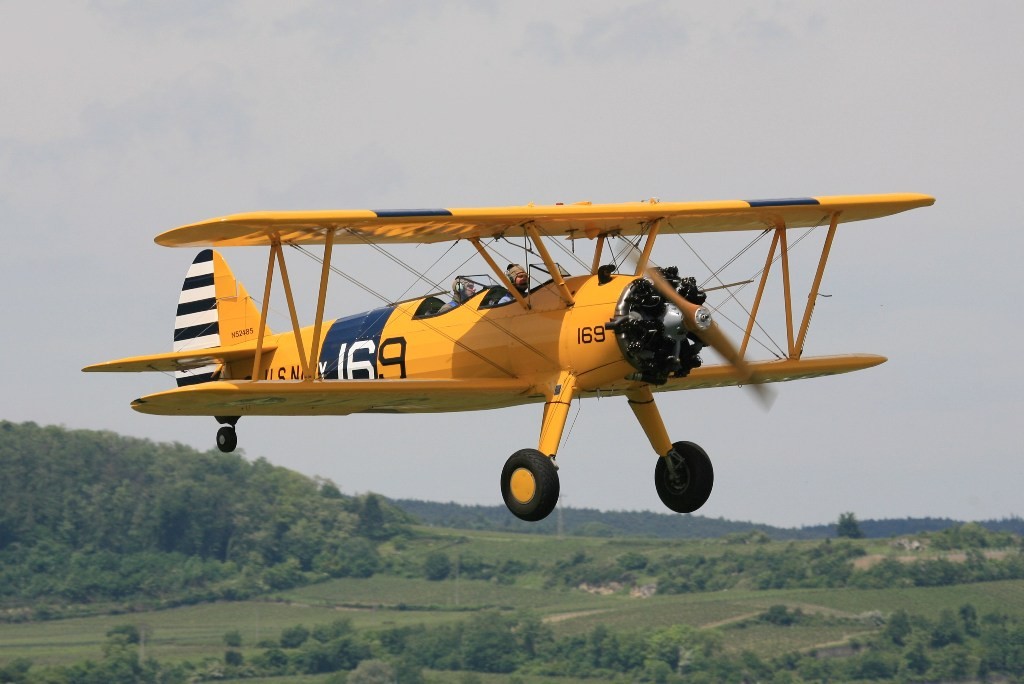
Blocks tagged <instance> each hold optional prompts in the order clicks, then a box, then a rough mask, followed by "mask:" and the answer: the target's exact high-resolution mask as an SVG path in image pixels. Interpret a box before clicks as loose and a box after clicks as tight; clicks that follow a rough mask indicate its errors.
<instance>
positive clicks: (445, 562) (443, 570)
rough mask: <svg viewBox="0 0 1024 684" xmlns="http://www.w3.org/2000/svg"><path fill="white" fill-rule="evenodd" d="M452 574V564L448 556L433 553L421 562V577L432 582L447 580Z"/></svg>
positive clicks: (436, 552)
mask: <svg viewBox="0 0 1024 684" xmlns="http://www.w3.org/2000/svg"><path fill="white" fill-rule="evenodd" d="M451 572H452V562H451V561H450V560H449V559H448V554H446V553H443V552H441V551H434V552H433V553H431V554H429V555H428V556H427V557H426V558H425V559H424V560H423V575H424V576H425V577H426V578H427V579H428V580H430V581H432V582H440V581H441V580H444V579H448V575H450V574H451Z"/></svg>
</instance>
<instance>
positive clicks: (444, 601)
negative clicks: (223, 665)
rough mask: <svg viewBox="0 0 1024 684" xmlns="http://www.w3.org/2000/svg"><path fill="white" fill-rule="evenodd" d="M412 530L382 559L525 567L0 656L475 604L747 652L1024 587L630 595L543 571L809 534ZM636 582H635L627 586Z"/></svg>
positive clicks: (317, 594)
mask: <svg viewBox="0 0 1024 684" xmlns="http://www.w3.org/2000/svg"><path fill="white" fill-rule="evenodd" d="M418 532H419V536H416V537H414V538H412V539H409V540H405V541H403V542H402V543H401V544H400V546H399V547H398V548H396V547H388V548H384V549H382V553H383V554H384V555H388V554H391V555H393V556H396V557H401V558H402V563H404V564H405V565H407V566H408V567H410V568H412V567H417V564H419V563H422V561H423V559H424V558H426V557H427V556H428V555H429V554H431V553H436V552H437V551H443V552H444V553H446V554H447V555H449V556H450V557H451V558H452V559H453V562H455V563H456V567H457V564H458V562H459V559H461V558H476V559H483V560H486V561H490V562H497V561H501V560H503V559H508V558H515V559H517V560H519V561H522V562H524V563H526V564H529V565H531V567H533V569H530V570H528V571H526V572H524V573H522V574H520V575H519V576H517V577H516V578H515V580H514V582H512V583H508V582H505V583H501V582H497V581H494V580H478V579H467V578H464V577H461V576H457V575H456V574H454V573H453V575H452V576H451V577H449V578H448V579H445V580H443V581H429V580H427V579H424V578H423V577H418V576H405V577H403V576H396V575H376V576H373V577H370V578H366V579H352V578H347V579H336V580H330V581H326V582H322V583H318V584H313V585H308V586H305V587H301V588H297V589H293V590H288V591H283V592H277V593H272V594H268V595H265V596H262V597H259V598H258V599H253V600H247V601H238V602H217V603H206V604H199V605H193V606H186V607H179V608H172V609H167V610H156V611H140V612H129V613H122V614H117V615H110V614H100V615H94V616H91V617H77V618H68V619H58V620H50V621H38V622H27V623H13V624H12V623H8V624H0V663H4V662H10V661H12V660H14V659H16V658H28V659H30V660H32V661H33V663H34V664H35V666H47V665H69V664H72V663H76V662H80V661H83V660H86V659H91V660H98V659H100V658H101V657H102V656H103V645H104V643H105V642H106V640H107V637H106V634H107V632H108V631H109V630H110V629H111V628H113V627H115V626H118V625H134V626H135V627H136V628H138V629H139V630H140V631H141V632H142V634H143V643H142V644H141V645H140V650H141V655H142V657H143V658H155V659H156V660H158V661H160V662H161V663H175V662H182V661H191V662H193V663H199V662H202V661H203V660H205V659H210V660H220V659H222V658H223V656H224V651H225V646H224V641H223V637H224V635H225V633H227V632H230V631H237V632H238V633H239V634H240V635H241V638H242V647H241V649H240V651H241V653H242V654H243V656H244V657H245V658H246V660H247V661H248V659H249V658H251V657H252V656H254V655H256V654H257V653H259V652H260V651H261V649H260V648H258V647H257V645H258V644H259V643H260V642H261V641H264V640H275V639H277V638H278V637H279V635H280V634H281V631H282V630H284V629H286V628H289V627H292V626H295V625H298V624H301V625H304V626H306V627H309V628H311V627H313V626H314V625H319V624H326V623H331V622H333V621H335V620H338V619H339V618H345V619H348V620H350V621H351V623H352V626H353V627H354V628H355V629H356V630H358V631H363V630H370V631H372V630H381V629H387V628H392V627H398V626H412V625H426V626H432V625H442V624H450V623H456V622H459V621H463V620H466V619H467V618H468V616H470V615H472V614H473V612H474V611H479V610H485V609H487V610H497V611H501V612H503V613H506V614H509V615H519V614H522V613H523V612H524V611H526V612H529V613H532V614H534V615H536V616H538V617H539V618H541V619H542V620H543V621H544V623H545V624H547V625H548V626H549V627H550V628H551V629H552V630H553V633H554V635H555V636H556V637H565V636H571V635H586V634H588V633H590V632H591V631H592V630H594V629H595V628H597V627H598V626H602V625H603V626H604V627H606V628H608V629H609V630H613V631H626V632H628V631H635V630H653V629H657V628H665V627H671V626H673V625H687V626H690V627H694V628H699V629H702V630H714V631H715V632H716V633H718V634H719V635H720V637H721V640H722V644H723V648H724V650H725V652H727V653H728V652H731V653H740V652H742V651H750V652H752V653H755V654H758V655H760V656H763V657H769V656H772V655H778V654H780V653H784V652H790V651H798V652H807V651H810V650H812V649H819V648H826V647H833V646H836V645H837V644H839V645H841V644H844V643H846V642H848V641H849V640H850V639H852V638H856V639H863V638H864V637H866V636H870V635H871V634H872V633H875V632H877V631H878V630H879V629H880V625H881V623H882V622H883V621H884V617H885V616H888V615H889V614H891V613H892V612H893V611H896V610H905V611H907V612H908V613H913V614H916V615H922V616H925V617H928V618H931V619H934V618H937V617H938V616H939V615H940V614H941V613H942V611H943V610H952V611H956V610H958V609H959V607H960V606H963V605H964V604H967V603H970V604H972V605H973V606H974V607H975V608H976V609H977V611H978V613H979V614H984V613H987V612H991V611H1004V612H1005V611H1008V610H1009V611H1011V612H1013V613H1014V614H1016V615H1022V614H1024V581H1021V580H1013V581H999V582H982V583H976V584H966V585H956V586H946V587H912V588H899V589H850V588H844V589H774V590H762V591H758V590H753V589H749V588H744V589H733V590H727V591H710V592H703V593H689V594H676V595H654V596H651V597H648V598H639V597H634V596H631V595H630V594H629V592H628V589H626V588H624V589H620V590H618V591H615V592H612V593H609V594H607V595H601V594H598V593H591V592H588V591H584V590H582V589H580V588H576V587H554V588H545V577H546V576H545V574H544V573H543V572H542V569H543V568H545V567H548V566H550V564H551V563H553V562H557V561H559V560H561V559H570V558H573V557H574V556H577V555H578V554H584V555H585V556H586V557H588V558H591V559H594V560H595V561H597V562H613V561H614V560H615V559H616V558H617V557H619V556H621V555H622V554H625V553H637V554H644V555H647V556H650V557H652V558H654V557H662V556H665V555H666V554H668V555H671V556H673V557H683V556H686V555H687V554H691V555H692V554H698V553H699V554H702V555H705V556H710V555H715V554H722V553H724V552H725V551H726V550H731V551H733V552H735V553H739V554H747V553H751V554H752V553H756V552H757V551H758V549H762V550H764V549H770V550H773V551H778V550H780V549H797V548H811V547H812V546H813V545H814V544H817V543H818V542H801V543H799V544H796V545H793V546H791V545H790V544H792V543H782V542H778V543H772V544H767V545H758V546H757V547H754V546H735V545H728V544H724V543H723V542H720V541H715V540H708V541H679V542H670V541H669V542H667V541H664V540H659V541H646V540H643V541H637V540H621V539H619V540H616V539H587V538H581V537H573V538H566V539H558V538H553V537H533V536H525V535H517V534H499V533H493V532H479V533H477V532H461V531H439V530H436V529H426V528H420V529H419V530H418ZM863 544H864V546H865V547H867V548H870V550H871V552H873V553H879V554H890V553H891V554H893V555H895V554H896V553H897V552H896V551H894V550H891V549H890V548H889V547H886V546H884V545H881V544H879V543H878V542H877V541H874V542H863ZM642 581H643V578H642V577H641V578H640V579H639V580H638V582H642ZM779 605H784V606H786V607H787V608H789V609H790V610H795V609H799V610H800V611H801V612H802V614H803V615H807V616H814V617H815V618H816V619H815V621H814V622H813V623H812V624H797V625H790V626H778V625H773V624H768V623H764V622H760V621H758V620H757V617H758V616H759V615H761V614H762V613H764V612H765V611H766V610H768V609H769V608H770V607H772V606H779ZM443 679H444V677H442V678H441V680H443ZM548 679H550V678H548ZM249 681H257V680H249ZM306 681H319V680H318V679H316V678H311V679H308V680H306ZM438 681H440V680H438ZM452 681H455V680H452ZM481 681H488V680H487V679H486V678H484V679H481Z"/></svg>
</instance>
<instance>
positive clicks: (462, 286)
mask: <svg viewBox="0 0 1024 684" xmlns="http://www.w3.org/2000/svg"><path fill="white" fill-rule="evenodd" d="M479 291H480V288H479V287H478V286H477V284H476V283H474V282H473V281H472V280H470V279H469V278H463V277H462V276H459V277H458V278H456V279H455V280H454V281H453V282H452V300H451V301H450V302H448V303H447V304H445V305H444V306H442V307H441V308H440V309H438V310H437V313H439V314H443V313H445V312H446V311H451V310H452V309H454V308H455V307H457V306H458V305H459V304H462V303H464V302H467V301H469V300H470V299H472V297H473V295H475V294H476V293H477V292H479Z"/></svg>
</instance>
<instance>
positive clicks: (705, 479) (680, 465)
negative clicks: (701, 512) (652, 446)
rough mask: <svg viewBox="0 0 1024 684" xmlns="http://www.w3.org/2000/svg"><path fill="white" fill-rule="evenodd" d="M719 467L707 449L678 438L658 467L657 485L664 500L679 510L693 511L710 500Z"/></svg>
mask: <svg viewBox="0 0 1024 684" xmlns="http://www.w3.org/2000/svg"><path fill="white" fill-rule="evenodd" d="M714 484H715V470H714V468H712V467H711V459H710V458H708V455H707V452H705V451H704V450H703V449H701V448H700V447H699V446H697V445H696V444H694V443H693V442H676V443H675V444H673V445H672V451H670V452H669V453H668V455H667V456H663V457H661V458H659V459H658V464H657V466H655V468H654V486H655V488H657V490H658V496H659V497H661V502H662V503H663V504H665V505H666V506H668V507H669V508H670V509H672V510H673V511H675V512H676V513H693V512H694V511H695V510H697V509H698V508H700V507H701V506H703V505H704V504H705V502H707V500H708V497H710V496H711V488H712V487H713V486H714Z"/></svg>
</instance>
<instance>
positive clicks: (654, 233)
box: [634, 218, 663, 278]
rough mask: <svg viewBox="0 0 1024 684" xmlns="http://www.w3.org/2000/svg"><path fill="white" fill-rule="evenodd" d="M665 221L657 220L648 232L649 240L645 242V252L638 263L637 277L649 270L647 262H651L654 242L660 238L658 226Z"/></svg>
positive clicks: (652, 222) (652, 223) (651, 224)
mask: <svg viewBox="0 0 1024 684" xmlns="http://www.w3.org/2000/svg"><path fill="white" fill-rule="evenodd" d="M662 220H663V219H660V218H656V219H654V220H653V221H651V223H650V226H651V227H650V230H649V231H648V232H647V240H646V241H645V242H644V251H643V252H642V253H641V254H640V259H639V260H638V261H637V262H636V273H634V275H635V276H636V277H638V278H639V277H640V276H642V275H643V274H644V271H646V270H647V262H649V261H650V260H651V250H653V249H654V240H655V239H656V238H657V237H658V226H659V225H660V224H661V222H662Z"/></svg>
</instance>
